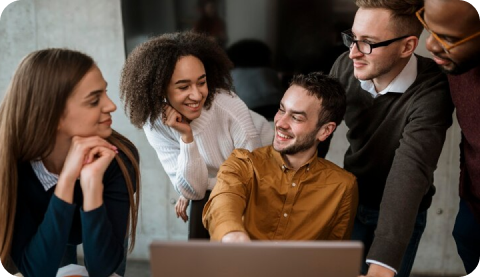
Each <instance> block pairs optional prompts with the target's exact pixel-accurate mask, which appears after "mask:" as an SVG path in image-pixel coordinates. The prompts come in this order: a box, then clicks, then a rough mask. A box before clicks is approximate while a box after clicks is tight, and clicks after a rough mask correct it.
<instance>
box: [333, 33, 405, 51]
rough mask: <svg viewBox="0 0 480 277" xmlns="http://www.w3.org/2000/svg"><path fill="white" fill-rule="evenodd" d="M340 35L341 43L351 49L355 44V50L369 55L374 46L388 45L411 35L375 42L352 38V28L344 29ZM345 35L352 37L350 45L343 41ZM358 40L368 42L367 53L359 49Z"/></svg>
mask: <svg viewBox="0 0 480 277" xmlns="http://www.w3.org/2000/svg"><path fill="white" fill-rule="evenodd" d="M341 35H342V40H343V44H344V45H345V46H347V47H348V48H349V49H350V50H351V49H352V47H353V46H352V45H353V44H355V45H356V46H357V50H358V51H359V52H360V53H362V54H364V55H370V54H372V51H373V49H375V48H378V47H384V46H388V45H390V44H392V43H394V42H395V41H398V40H401V39H404V38H408V37H410V36H411V35H406V36H401V37H397V38H392V39H389V40H385V41H381V42H377V43H369V42H366V41H365V40H355V39H353V36H352V35H353V33H352V29H348V30H345V31H343V32H341ZM345 36H348V37H350V38H351V39H352V43H351V44H350V45H347V44H346V43H345V39H344V37H345ZM358 42H363V43H365V44H368V45H369V46H370V52H369V53H364V52H362V51H361V50H360V47H359V46H358Z"/></svg>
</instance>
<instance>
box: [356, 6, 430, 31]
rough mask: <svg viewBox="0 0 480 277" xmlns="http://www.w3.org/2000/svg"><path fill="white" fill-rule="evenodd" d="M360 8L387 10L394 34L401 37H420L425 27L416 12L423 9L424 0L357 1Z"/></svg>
mask: <svg viewBox="0 0 480 277" xmlns="http://www.w3.org/2000/svg"><path fill="white" fill-rule="evenodd" d="M355 4H356V5H357V7H359V8H364V9H375V8H376V9H385V10H389V11H390V12H391V15H392V17H391V18H392V26H393V29H394V32H395V33H396V34H397V35H399V36H402V35H412V36H416V37H420V35H421V34H422V31H423V25H422V24H421V23H420V22H419V21H418V19H417V17H416V15H415V12H416V11H418V10H419V9H420V8H421V7H423V0H355Z"/></svg>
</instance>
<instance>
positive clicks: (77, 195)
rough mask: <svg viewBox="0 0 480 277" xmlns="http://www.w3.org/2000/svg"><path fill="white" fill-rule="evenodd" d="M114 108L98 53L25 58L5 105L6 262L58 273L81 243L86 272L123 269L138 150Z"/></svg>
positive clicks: (0, 229)
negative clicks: (121, 129) (115, 126)
mask: <svg viewBox="0 0 480 277" xmlns="http://www.w3.org/2000/svg"><path fill="white" fill-rule="evenodd" d="M115 110H116V106H115V104H114V103H113V102H112V100H110V98H109V97H108V96H107V83H106V82H105V80H104V79H103V76H102V73H101V72H100V70H99V69H98V67H97V66H96V64H95V62H94V61H93V59H92V58H91V57H89V56H87V55H85V54H83V53H80V52H77V51H72V50H68V49H46V50H40V51H36V52H33V53H31V54H29V55H28V56H26V57H25V58H24V59H23V60H22V62H21V63H20V65H19V66H18V68H17V70H16V72H15V74H14V76H13V78H12V81H11V83H10V86H9V88H8V90H7V93H6V95H5V97H4V99H3V101H2V103H1V106H0V203H1V204H0V259H1V260H2V262H6V261H7V260H9V259H11V261H13V263H14V265H15V266H16V267H17V268H18V270H19V271H20V272H21V273H22V274H23V275H24V276H42V277H43V276H47V277H48V276H56V274H57V271H58V269H59V267H62V266H64V265H68V264H72V263H73V264H76V263H77V257H76V246H77V245H78V244H83V252H84V261H85V266H86V269H87V271H88V273H89V276H110V275H111V274H112V273H114V272H115V270H116V269H117V268H119V266H120V264H121V263H122V261H123V260H124V258H125V254H126V249H125V248H126V244H125V242H126V239H127V236H128V234H130V240H131V247H130V249H133V246H134V244H135V229H136V224H137V211H138V195H139V193H138V191H139V184H140V183H139V182H140V174H139V166H138V152H137V150H136V148H135V146H134V145H133V144H132V143H131V142H130V141H129V140H128V139H126V138H125V137H123V136H122V135H120V134H119V133H117V132H115V131H114V130H112V128H111V124H112V117H111V115H110V113H111V112H113V111H115ZM135 190H136V191H137V193H136V195H135Z"/></svg>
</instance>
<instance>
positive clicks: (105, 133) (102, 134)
mask: <svg viewBox="0 0 480 277" xmlns="http://www.w3.org/2000/svg"><path fill="white" fill-rule="evenodd" d="M112 133H113V129H112V128H110V129H109V130H105V131H103V132H99V133H98V134H97V136H99V137H101V138H103V139H107V138H108V137H110V136H111V135H112Z"/></svg>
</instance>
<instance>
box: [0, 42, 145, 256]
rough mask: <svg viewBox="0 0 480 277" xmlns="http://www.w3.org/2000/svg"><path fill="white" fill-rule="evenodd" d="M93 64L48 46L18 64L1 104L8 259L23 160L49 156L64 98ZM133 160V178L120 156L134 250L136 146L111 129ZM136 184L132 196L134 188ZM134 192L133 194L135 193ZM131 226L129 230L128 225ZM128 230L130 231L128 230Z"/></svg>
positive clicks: (1, 197) (1, 224)
mask: <svg viewBox="0 0 480 277" xmlns="http://www.w3.org/2000/svg"><path fill="white" fill-rule="evenodd" d="M94 65H95V62H94V61H93V59H92V58H91V57H89V56H88V55H85V54H83V53H80V52H77V51H73V50H68V49H45V50H40V51H36V52H33V53H31V54H29V55H27V56H26V57H25V58H24V59H23V60H22V61H21V63H20V65H19V66H18V68H17V70H16V71H15V74H14V76H13V78H12V81H11V83H10V85H9V87H8V89H7V92H6V95H5V97H4V99H3V101H2V103H1V105H0V259H1V260H2V262H6V261H7V260H8V259H9V254H10V250H11V242H12V238H13V232H14V223H15V211H16V202H17V188H18V172H17V165H18V163H20V162H25V161H30V160H33V159H37V158H42V159H43V158H45V157H46V156H48V155H49V154H50V153H51V151H52V150H53V147H54V145H55V136H56V131H57V127H58V124H59V122H60V118H61V116H62V114H63V112H64V110H65V107H66V102H67V99H68V98H69V96H70V95H71V93H72V91H73V89H74V87H75V86H76V85H77V84H78V82H80V80H81V79H82V78H83V76H84V75H85V74H86V73H87V72H88V71H89V70H90V69H91V68H92V67H93V66H94ZM107 140H108V141H110V142H111V143H112V144H114V145H115V146H117V147H118V148H119V149H120V150H121V151H122V152H124V153H125V155H126V156H127V157H128V159H129V160H130V163H131V164H132V165H133V169H134V175H135V176H133V177H134V182H135V184H134V183H133V182H132V178H131V177H130V173H129V171H128V170H127V167H126V165H125V162H124V161H123V160H122V159H120V158H119V157H118V155H117V156H116V160H117V161H118V164H119V165H120V168H121V170H122V173H123V175H124V177H125V181H126V184H127V187H128V192H129V199H130V218H129V227H128V228H129V229H130V236H131V245H130V251H131V250H132V249H133V246H134V244H135V230H136V224H137V215H138V202H139V189H140V173H139V172H140V170H139V166H138V158H137V157H135V154H134V153H133V152H132V149H135V146H134V145H133V144H132V143H131V142H130V141H129V140H128V139H127V138H125V137H123V136H122V135H120V134H119V133H117V132H113V133H112V135H111V136H110V137H109V138H108V139H107ZM135 187H136V190H137V193H136V196H135V197H134V194H135V192H134V190H135ZM134 198H135V199H134ZM127 231H128V230H127ZM127 233H128V232H127Z"/></svg>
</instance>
